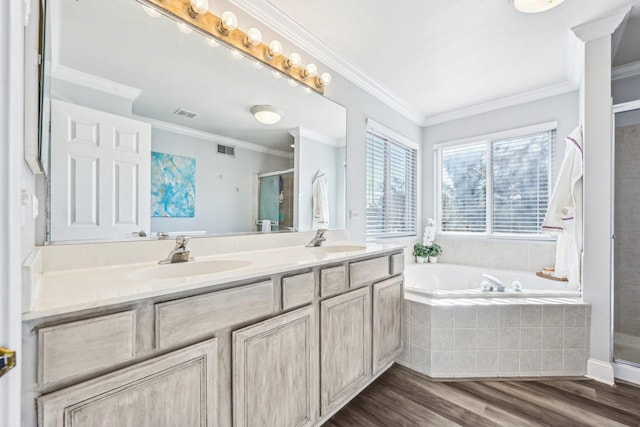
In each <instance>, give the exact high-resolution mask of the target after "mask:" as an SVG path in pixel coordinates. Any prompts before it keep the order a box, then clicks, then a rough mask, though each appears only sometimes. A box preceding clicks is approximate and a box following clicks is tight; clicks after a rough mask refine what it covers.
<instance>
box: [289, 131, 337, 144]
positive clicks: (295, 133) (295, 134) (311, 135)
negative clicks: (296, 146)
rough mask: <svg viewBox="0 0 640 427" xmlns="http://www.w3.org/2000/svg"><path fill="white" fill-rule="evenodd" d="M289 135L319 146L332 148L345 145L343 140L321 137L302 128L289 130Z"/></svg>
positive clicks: (317, 133)
mask: <svg viewBox="0 0 640 427" xmlns="http://www.w3.org/2000/svg"><path fill="white" fill-rule="evenodd" d="M289 134H290V135H291V136H293V137H294V138H300V137H302V138H308V139H312V140H314V141H316V142H319V143H321V144H325V145H330V146H332V147H344V146H345V143H346V141H345V140H344V139H342V140H340V139H335V138H331V137H329V136H327V135H323V134H321V133H319V132H316V131H314V130H311V129H308V128H304V127H297V128H293V129H291V130H289Z"/></svg>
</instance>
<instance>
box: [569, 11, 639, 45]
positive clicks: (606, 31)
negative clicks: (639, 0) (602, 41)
mask: <svg viewBox="0 0 640 427" xmlns="http://www.w3.org/2000/svg"><path fill="white" fill-rule="evenodd" d="M629 13H631V6H627V7H626V8H624V9H622V10H620V11H618V12H616V13H614V14H613V15H609V16H607V17H604V18H601V19H598V20H596V21H591V22H587V23H586V24H582V25H578V26H576V27H573V28H572V29H571V31H572V32H573V33H574V34H575V35H576V36H577V37H578V38H579V39H580V40H582V41H583V42H590V41H593V40H597V39H599V38H601V37H605V36H610V35H611V34H613V32H614V31H615V30H616V28H618V27H619V26H620V25H621V24H622V23H623V22H624V20H625V19H627V16H628V15H629Z"/></svg>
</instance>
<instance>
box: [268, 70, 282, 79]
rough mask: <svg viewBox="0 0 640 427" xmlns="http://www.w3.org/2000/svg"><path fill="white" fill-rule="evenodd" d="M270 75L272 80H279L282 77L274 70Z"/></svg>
mask: <svg viewBox="0 0 640 427" xmlns="http://www.w3.org/2000/svg"><path fill="white" fill-rule="evenodd" d="M271 75H272V76H273V78H274V79H279V78H280V77H282V74H280V71H275V70H273V71H272V72H271Z"/></svg>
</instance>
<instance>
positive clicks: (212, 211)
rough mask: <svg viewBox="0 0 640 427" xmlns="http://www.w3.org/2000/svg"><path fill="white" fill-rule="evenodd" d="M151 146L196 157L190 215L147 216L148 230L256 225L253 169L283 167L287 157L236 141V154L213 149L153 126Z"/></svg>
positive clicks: (223, 229) (231, 230) (224, 230)
mask: <svg viewBox="0 0 640 427" xmlns="http://www.w3.org/2000/svg"><path fill="white" fill-rule="evenodd" d="M151 150H152V151H157V152H161V153H168V154H175V155H179V156H185V157H192V158H195V159H196V198H195V200H196V207H195V216H194V217H193V218H153V217H152V218H151V231H152V232H157V231H196V230H204V231H206V232H207V233H238V232H247V231H254V230H255V224H253V217H254V216H253V214H254V212H253V205H254V198H255V197H257V193H255V190H256V189H257V187H256V182H255V180H256V174H260V173H264V172H272V171H279V170H285V169H288V168H289V167H290V164H291V160H290V159H289V158H285V157H279V156H274V155H271V154H266V153H259V152H257V151H251V150H247V149H244V148H238V147H236V150H235V157H231V156H227V155H222V154H218V153H217V144H216V143H214V142H212V141H205V140H203V139H200V138H195V137H192V136H187V135H180V134H177V133H173V132H170V131H166V130H160V129H155V128H153V129H152V131H151Z"/></svg>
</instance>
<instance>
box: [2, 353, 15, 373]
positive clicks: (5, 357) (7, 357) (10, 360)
mask: <svg viewBox="0 0 640 427" xmlns="http://www.w3.org/2000/svg"><path fill="white" fill-rule="evenodd" d="M15 366H16V352H15V351H11V350H7V349H6V348H2V347H0V377H1V376H3V375H4V374H6V373H7V372H9V371H10V370H11V369H13V368H15Z"/></svg>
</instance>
